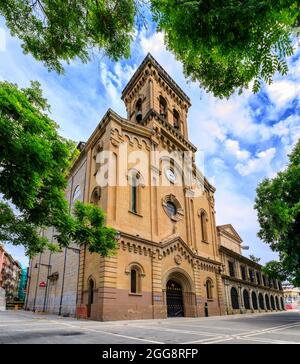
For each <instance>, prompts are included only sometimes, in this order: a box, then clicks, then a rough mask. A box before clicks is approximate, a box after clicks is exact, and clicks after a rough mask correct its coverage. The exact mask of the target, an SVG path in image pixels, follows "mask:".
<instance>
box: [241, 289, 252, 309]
mask: <svg viewBox="0 0 300 364" xmlns="http://www.w3.org/2000/svg"><path fill="white" fill-rule="evenodd" d="M243 299H244V307H245V309H246V310H250V308H251V307H250V298H249V293H248V291H247V290H246V289H244V291H243Z"/></svg>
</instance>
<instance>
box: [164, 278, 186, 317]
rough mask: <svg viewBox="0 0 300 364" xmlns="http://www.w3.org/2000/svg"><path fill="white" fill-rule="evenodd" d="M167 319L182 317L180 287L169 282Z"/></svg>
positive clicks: (173, 282) (175, 283)
mask: <svg viewBox="0 0 300 364" xmlns="http://www.w3.org/2000/svg"><path fill="white" fill-rule="evenodd" d="M167 307H168V317H183V316H184V310H183V297H182V288H181V285H180V284H178V283H177V282H175V281H172V280H169V281H168V283H167Z"/></svg>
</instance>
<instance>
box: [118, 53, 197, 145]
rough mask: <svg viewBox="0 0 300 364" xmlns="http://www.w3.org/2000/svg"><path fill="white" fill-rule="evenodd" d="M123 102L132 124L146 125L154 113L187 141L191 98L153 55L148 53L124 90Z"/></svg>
mask: <svg viewBox="0 0 300 364" xmlns="http://www.w3.org/2000/svg"><path fill="white" fill-rule="evenodd" d="M122 100H123V101H124V103H125V106H126V110H127V118H128V120H130V121H131V122H133V123H136V124H140V125H145V124H147V117H148V116H149V114H151V113H152V114H153V113H154V114H156V115H157V116H158V117H159V118H161V120H162V121H163V122H164V123H166V125H168V126H172V128H173V129H174V130H175V131H176V132H177V133H179V134H180V135H181V136H183V137H184V138H185V139H188V130H187V114H188V109H189V107H190V106H191V103H190V99H189V97H188V96H187V95H186V94H185V93H184V91H183V90H182V89H181V88H180V87H179V86H178V85H177V83H176V82H175V81H174V80H173V79H172V78H171V77H170V76H169V75H168V74H167V72H166V71H165V70H164V69H163V68H162V67H161V66H160V64H159V63H158V62H157V61H156V60H155V59H154V58H153V57H152V56H151V54H149V53H148V54H147V56H146V57H145V59H144V60H143V62H142V64H141V65H140V67H139V68H138V69H137V71H136V72H135V73H134V75H133V76H132V78H131V80H130V81H129V82H128V84H127V85H126V87H125V88H124V90H123V92H122Z"/></svg>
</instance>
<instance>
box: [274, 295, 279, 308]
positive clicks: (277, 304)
mask: <svg viewBox="0 0 300 364" xmlns="http://www.w3.org/2000/svg"><path fill="white" fill-rule="evenodd" d="M275 303H276V310H280V307H279V300H278V296H275Z"/></svg>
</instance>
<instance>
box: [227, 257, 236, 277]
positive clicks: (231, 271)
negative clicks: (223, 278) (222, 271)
mask: <svg viewBox="0 0 300 364" xmlns="http://www.w3.org/2000/svg"><path fill="white" fill-rule="evenodd" d="M228 269H229V275H230V277H235V272H234V264H233V262H231V261H228Z"/></svg>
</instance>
